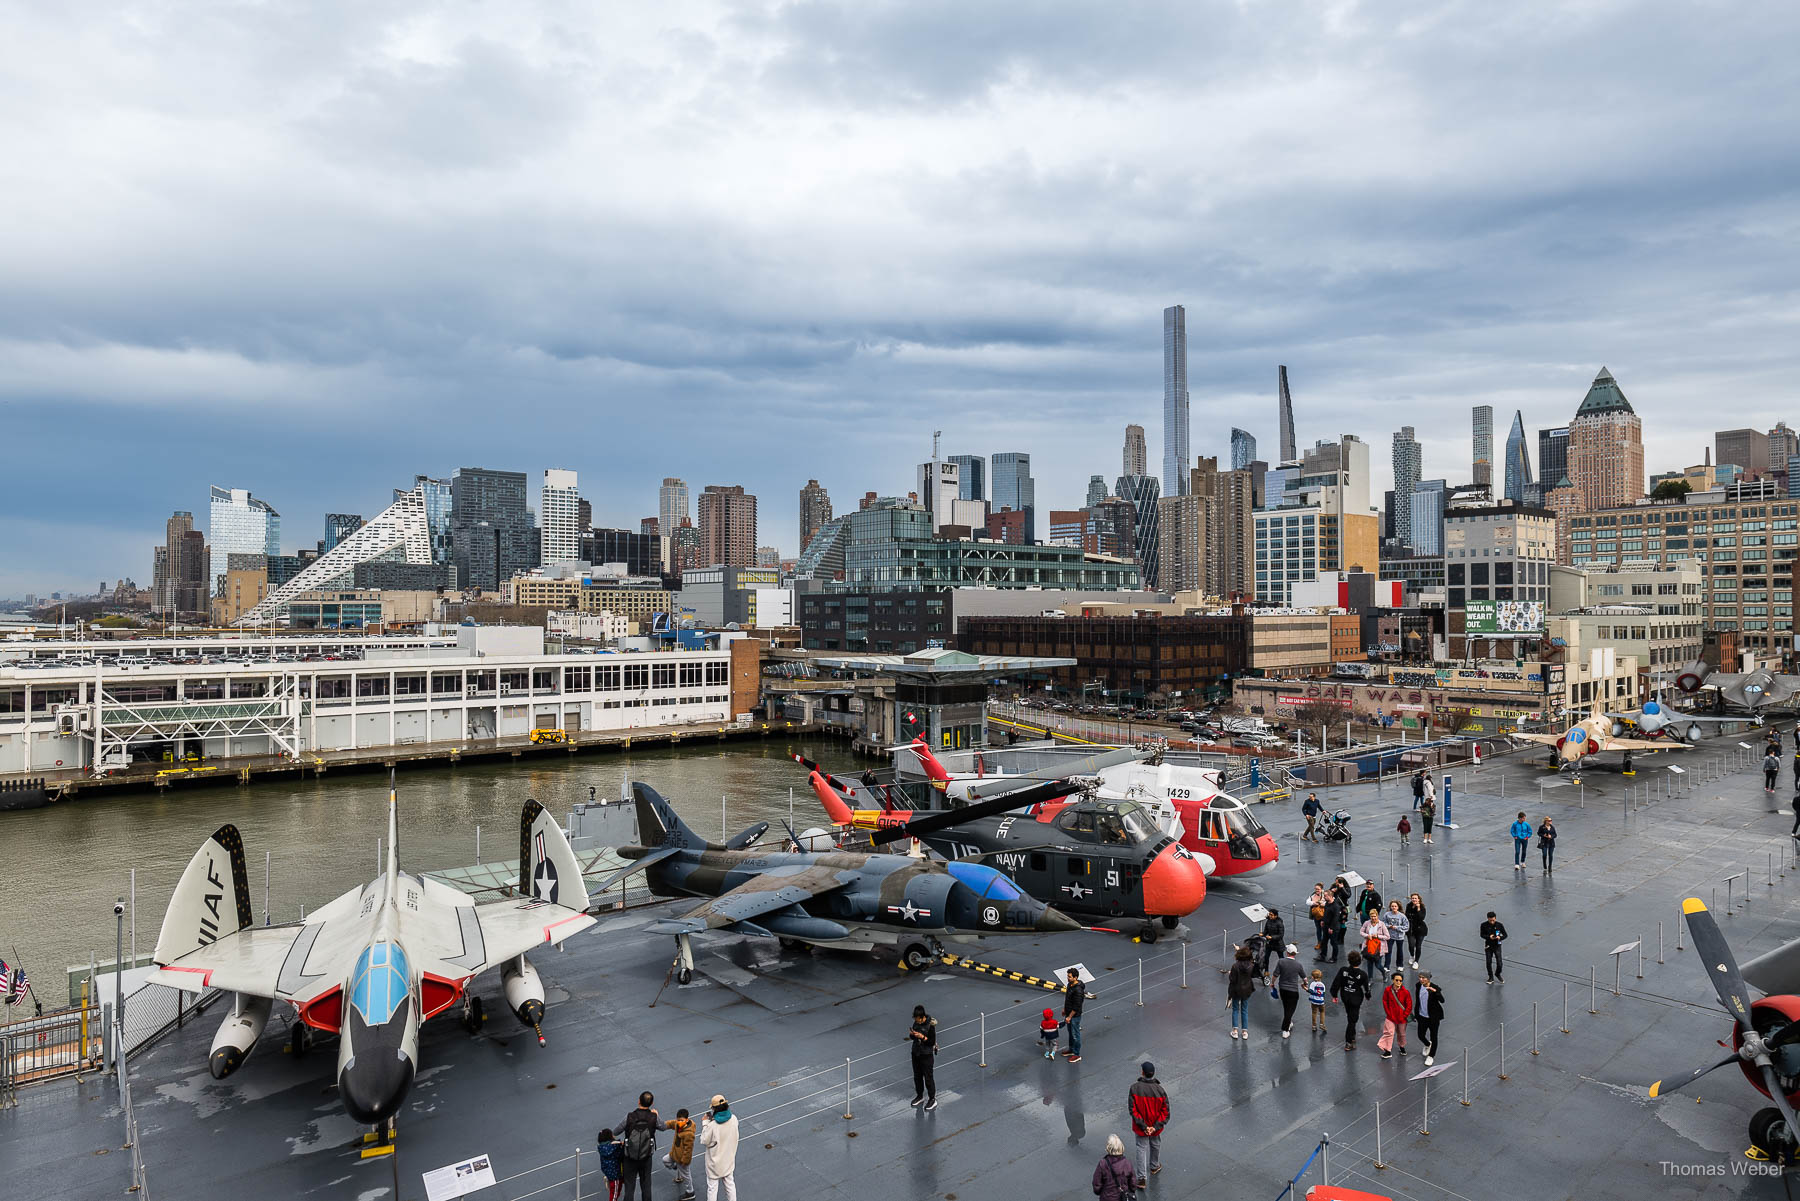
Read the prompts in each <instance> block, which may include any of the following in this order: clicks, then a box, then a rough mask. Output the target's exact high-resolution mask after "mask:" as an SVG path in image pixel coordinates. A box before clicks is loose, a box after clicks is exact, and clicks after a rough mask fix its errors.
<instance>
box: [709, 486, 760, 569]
mask: <svg viewBox="0 0 1800 1201" xmlns="http://www.w3.org/2000/svg"><path fill="white" fill-rule="evenodd" d="M700 556H701V558H703V559H705V560H707V562H706V563H705V564H704V565H705V566H708V567H712V566H715V565H723V566H726V567H754V566H755V565H756V497H754V496H752V495H750V494H749V493H748V492H745V491H744V488H743V485H741V484H708V485H707V486H706V490H705V491H704V492H702V493H701V494H700Z"/></svg>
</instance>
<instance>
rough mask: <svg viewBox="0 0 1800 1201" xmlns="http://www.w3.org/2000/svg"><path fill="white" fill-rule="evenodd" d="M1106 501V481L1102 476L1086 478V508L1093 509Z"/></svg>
mask: <svg viewBox="0 0 1800 1201" xmlns="http://www.w3.org/2000/svg"><path fill="white" fill-rule="evenodd" d="M1105 499H1106V479H1105V477H1104V476H1098V475H1090V476H1088V486H1087V507H1088V508H1090V509H1091V508H1093V507H1094V506H1095V505H1097V504H1099V503H1100V502H1101V501H1103V500H1105Z"/></svg>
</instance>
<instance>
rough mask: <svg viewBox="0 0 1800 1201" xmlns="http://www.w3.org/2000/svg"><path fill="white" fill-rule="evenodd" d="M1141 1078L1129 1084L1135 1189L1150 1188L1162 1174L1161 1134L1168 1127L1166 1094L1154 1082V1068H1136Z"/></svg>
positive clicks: (1144, 1066) (1159, 1085) (1156, 1082)
mask: <svg viewBox="0 0 1800 1201" xmlns="http://www.w3.org/2000/svg"><path fill="white" fill-rule="evenodd" d="M1140 1066H1141V1067H1142V1068H1143V1072H1144V1074H1143V1075H1142V1076H1139V1077H1138V1078H1137V1079H1136V1080H1134V1081H1132V1082H1131V1133H1133V1134H1135V1135H1137V1186H1138V1187H1139V1188H1149V1187H1150V1177H1152V1176H1154V1175H1156V1174H1157V1173H1158V1172H1160V1171H1162V1132H1163V1127H1165V1126H1167V1125H1168V1124H1169V1094H1168V1093H1165V1092H1164V1091H1163V1086H1162V1084H1161V1083H1160V1082H1159V1081H1158V1080H1157V1079H1156V1065H1155V1064H1153V1063H1149V1062H1145V1063H1143V1064H1141V1065H1140Z"/></svg>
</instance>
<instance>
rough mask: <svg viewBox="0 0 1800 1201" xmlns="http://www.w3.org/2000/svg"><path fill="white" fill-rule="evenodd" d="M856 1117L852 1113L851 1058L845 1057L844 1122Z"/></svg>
mask: <svg viewBox="0 0 1800 1201" xmlns="http://www.w3.org/2000/svg"><path fill="white" fill-rule="evenodd" d="M855 1116H856V1115H855V1114H853V1113H851V1112H850V1057H849V1056H848V1055H846V1056H844V1120H845V1121H846V1122H848V1121H849V1120H850V1119H851V1118H853V1117H855Z"/></svg>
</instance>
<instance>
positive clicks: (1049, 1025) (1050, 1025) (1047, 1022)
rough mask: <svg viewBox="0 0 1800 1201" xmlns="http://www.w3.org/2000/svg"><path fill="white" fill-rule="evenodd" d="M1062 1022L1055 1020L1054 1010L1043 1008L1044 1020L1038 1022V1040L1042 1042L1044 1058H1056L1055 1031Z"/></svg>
mask: <svg viewBox="0 0 1800 1201" xmlns="http://www.w3.org/2000/svg"><path fill="white" fill-rule="evenodd" d="M1061 1026H1062V1023H1061V1022H1059V1021H1057V1020H1056V1010H1054V1009H1046V1010H1044V1020H1043V1021H1041V1022H1039V1023H1038V1041H1039V1042H1041V1043H1043V1044H1044V1058H1045V1059H1055V1058H1056V1032H1057V1030H1058V1029H1060V1028H1061Z"/></svg>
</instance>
